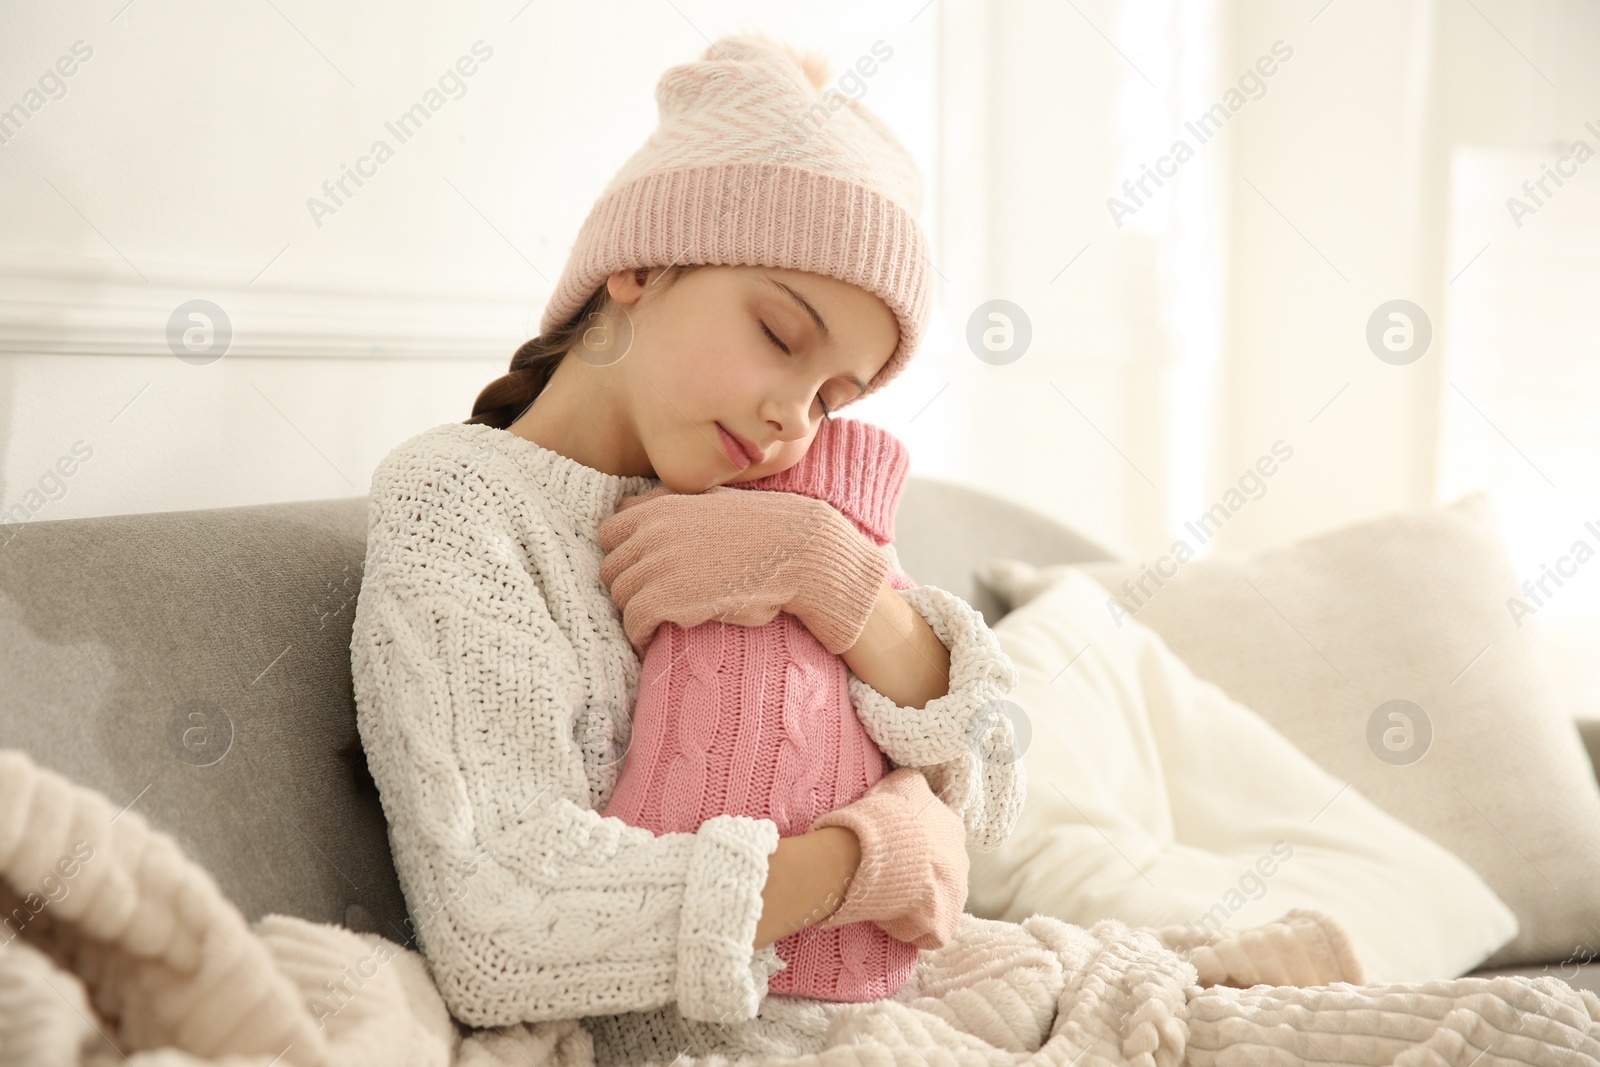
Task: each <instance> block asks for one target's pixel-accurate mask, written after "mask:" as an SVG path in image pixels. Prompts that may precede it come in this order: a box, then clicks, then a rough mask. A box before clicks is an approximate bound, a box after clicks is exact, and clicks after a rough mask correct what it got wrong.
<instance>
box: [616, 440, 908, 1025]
mask: <svg viewBox="0 0 1600 1067" xmlns="http://www.w3.org/2000/svg"><path fill="white" fill-rule="evenodd" d="M909 462H910V461H909V456H908V454H907V452H906V448H905V446H904V445H903V444H902V443H901V442H900V441H899V440H898V439H896V438H895V437H893V436H892V435H891V434H889V433H888V432H887V431H885V430H882V429H879V428H878V427H875V426H873V425H871V424H870V423H866V422H860V421H858V420H853V419H840V418H834V419H831V420H829V421H827V422H825V423H824V424H823V426H822V428H821V429H819V430H818V431H817V436H816V439H815V440H813V441H812V443H811V447H810V449H809V450H808V451H807V452H806V455H805V458H804V459H802V460H801V461H800V462H799V463H797V464H795V465H794V466H793V467H791V468H789V469H788V470H786V471H782V472H780V473H778V474H774V475H769V476H768V477H765V478H758V479H754V480H752V481H748V482H736V483H733V485H734V487H736V488H740V489H754V490H777V491H782V492H790V493H800V494H803V495H805V496H810V497H814V498H816V499H819V500H825V501H827V502H828V503H829V504H831V505H833V506H834V507H835V508H837V509H838V510H839V511H840V512H842V513H843V514H844V515H845V516H847V517H848V518H849V519H851V520H852V521H853V522H854V523H855V525H856V527H857V528H858V529H859V530H860V531H861V532H862V533H863V534H864V535H866V536H867V537H869V538H871V539H872V540H873V542H874V543H875V544H878V545H884V544H887V543H889V542H890V541H892V540H893V539H894V513H895V507H896V506H897V505H898V503H899V500H900V492H901V490H902V489H903V488H904V486H905V480H906V475H907V473H908V469H909ZM888 580H889V584H890V585H891V586H892V587H894V588H895V589H908V588H911V587H912V586H913V585H914V584H915V583H913V582H912V581H911V580H910V579H909V578H907V577H906V576H905V575H903V574H901V573H899V572H898V571H896V570H895V569H894V568H892V567H891V568H890V570H889V578H888ZM848 678H849V668H848V667H847V666H846V665H845V662H844V660H843V659H841V658H840V657H838V656H834V655H832V654H830V653H829V652H828V651H827V649H825V648H823V647H822V645H821V644H820V643H819V642H818V641H817V639H816V638H815V637H813V636H811V632H810V631H809V630H807V629H806V628H805V626H803V625H802V624H801V623H800V621H799V620H798V619H796V618H795V617H794V616H793V615H790V614H789V613H788V612H781V613H779V615H778V616H777V618H775V619H773V620H772V621H771V622H769V623H767V624H766V625H765V626H754V627H751V626H735V625H732V624H729V623H721V622H704V623H701V624H700V625H698V626H695V627H692V628H690V629H687V630H686V629H684V628H682V627H680V626H677V625H676V624H674V623H671V622H667V623H663V624H662V625H661V626H660V627H659V628H658V629H657V630H656V633H655V637H654V639H653V640H652V641H651V642H650V647H649V648H648V649H647V650H646V651H645V656H644V664H643V669H642V673H641V674H640V679H639V699H638V703H637V704H636V706H635V708H634V713H633V735H632V743H631V745H630V747H629V749H628V754H627V757H626V759H625V760H624V762H623V767H622V773H621V776H620V777H619V779H618V781H617V786H616V789H615V790H614V791H613V792H612V795H611V800H610V802H609V803H608V804H607V805H606V807H605V809H604V811H603V812H602V814H603V815H607V816H616V817H618V818H620V819H622V820H623V821H624V822H627V823H629V824H630V825H633V826H643V827H645V828H647V829H650V830H652V831H654V832H655V833H658V834H660V833H668V832H672V831H689V832H692V831H694V830H698V829H699V828H700V824H701V823H703V822H705V821H706V820H707V819H709V818H711V817H712V816H713V815H722V814H732V815H746V816H750V817H752V818H767V819H771V820H773V821H774V822H775V823H777V825H778V836H780V837H789V836H792V835H794V834H803V833H805V832H806V831H807V830H809V829H810V828H811V824H812V822H813V821H815V820H816V819H817V818H819V817H820V816H822V815H823V814H824V813H825V812H829V811H833V810H835V809H837V808H842V807H844V806H845V805H847V804H849V803H851V802H852V801H854V800H856V799H857V798H859V797H860V796H861V794H863V793H865V792H866V791H867V789H868V788H869V787H870V786H871V785H872V784H873V783H874V782H876V781H877V780H878V779H879V778H882V777H883V776H884V775H885V774H887V773H888V771H889V765H888V760H887V759H886V758H885V756H884V754H883V752H882V751H881V750H880V749H879V748H878V746H877V745H876V744H874V743H873V741H872V738H871V737H869V736H868V735H867V732H866V730H865V728H863V727H862V725H861V720H860V719H859V718H857V717H856V713H855V707H854V705H853V704H852V703H851V701H850V691H849V685H848ZM774 948H775V949H776V951H777V954H778V958H779V959H781V960H783V961H784V963H785V964H787V966H786V967H785V968H784V969H783V970H781V971H779V972H778V973H777V974H775V975H773V976H772V977H771V978H770V979H769V981H768V986H767V988H768V991H769V992H773V993H785V994H789V995H792V996H805V997H815V998H818V999H821V1000H834V1001H868V1000H878V999H880V998H882V997H887V996H889V995H891V994H893V993H894V992H895V991H897V990H898V989H900V988H901V987H902V986H904V985H905V984H906V982H907V981H909V980H910V978H911V972H912V970H913V969H914V968H915V966H916V962H917V949H916V947H915V946H913V945H911V944H908V943H907V942H904V941H897V940H895V939H894V938H892V937H890V936H889V935H888V934H886V933H884V932H883V930H881V929H879V927H878V926H877V925H876V924H874V923H871V922H855V923H848V924H846V925H844V926H840V927H836V928H833V929H828V930H819V929H817V928H816V927H815V926H812V927H807V928H805V929H803V930H799V931H797V932H795V933H793V934H790V935H788V936H787V937H783V938H780V939H779V940H778V941H777V942H776V943H775V945H774Z"/></svg>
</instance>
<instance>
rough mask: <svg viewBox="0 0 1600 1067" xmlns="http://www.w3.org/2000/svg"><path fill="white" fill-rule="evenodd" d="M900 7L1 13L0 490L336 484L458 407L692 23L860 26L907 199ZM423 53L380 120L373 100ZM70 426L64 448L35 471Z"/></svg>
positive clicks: (268, 489) (927, 88)
mask: <svg viewBox="0 0 1600 1067" xmlns="http://www.w3.org/2000/svg"><path fill="white" fill-rule="evenodd" d="M922 7H923V4H922V3H921V0H918V2H917V3H898V4H884V5H879V6H877V7H874V8H872V9H870V10H859V9H858V7H857V6H856V5H850V4H846V3H841V2H834V3H824V4H817V5H809V6H808V7H807V8H806V9H805V10H804V11H800V10H796V9H793V8H791V7H788V6H782V5H777V4H767V5H757V6H754V7H752V6H750V5H744V4H734V3H731V2H723V3H682V4H677V5H674V4H632V3H619V2H613V3H603V4H592V5H582V6H578V7H574V6H572V5H567V4H556V3H552V2H549V0H533V2H532V3H529V4H527V5H526V6H524V5H523V4H522V3H521V2H520V0H517V2H511V3H474V4H467V5H439V4H430V3H415V2H413V3H399V4H393V3H390V4H377V3H364V4H340V5H323V4H313V3H304V2H296V0H287V2H280V3H278V4H276V6H274V5H272V4H265V5H255V6H248V5H247V6H245V7H239V6H237V5H226V6H219V5H215V4H208V3H203V2H199V0H177V2H174V3H166V4H161V5H146V4H135V5H131V6H125V5H124V0H110V2H106V3H99V4H92V5H70V6H67V7H46V6H44V5H34V6H30V7H26V8H21V7H15V6H12V7H7V8H5V9H3V10H0V55H3V57H4V69H5V70H6V71H8V72H9V73H10V75H11V76H10V77H8V78H7V79H6V80H5V83H4V86H0V108H9V107H11V106H12V105H13V104H18V105H21V110H20V111H19V112H18V113H17V114H18V115H19V116H23V117H22V118H21V119H20V120H17V119H14V120H13V124H12V125H10V126H7V127H5V129H4V133H5V134H6V139H5V140H4V143H0V204H3V205H4V207H3V209H0V212H3V214H0V218H3V220H4V221H3V225H0V512H10V514H8V516H7V517H8V518H22V517H24V516H26V517H28V518H38V519H45V518H71V517H76V516H83V515H93V514H106V513H116V512H129V511H161V510H174V509H183V508H197V507H217V506H226V505H234V504H245V503H258V502H266V501H278V500H294V499H307V498H318V497H337V496H351V495H357V494H360V493H365V492H366V490H367V486H368V484H369V481H370V472H371V470H372V468H373V467H374V466H375V465H376V463H377V462H378V460H379V459H381V458H382V456H383V455H384V454H385V453H386V452H387V451H388V450H389V449H390V448H392V447H393V446H394V445H395V444H397V443H399V442H400V441H401V440H403V439H404V438H406V437H408V436H410V435H411V434H413V433H416V432H418V431H420V430H422V429H425V428H427V427H429V426H432V425H435V424H437V423H441V422H446V421H459V420H461V419H464V418H466V417H467V415H468V414H469V413H470V410H471V404H472V401H473V398H474V397H475V396H476V394H477V392H478V390H479V389H481V388H482V387H483V385H485V384H487V383H488V382H489V381H490V380H491V379H493V378H494V377H496V376H498V375H499V374H501V373H503V372H504V370H505V366H506V364H507V363H508V361H509V359H510V357H511V353H512V352H513V351H514V350H515V348H516V347H517V345H518V344H520V343H521V342H522V341H523V340H525V339H526V338H527V337H529V336H531V335H532V334H534V333H536V332H537V320H538V316H539V314H540V312H541V311H542V309H543V307H544V303H545V300H546V298H547V296H548V294H549V292H550V290H551V289H552V288H553V284H554V282H555V280H556V278H557V277H558V276H559V274H560V271H561V268H562V266H563V264H564V261H565V258H566V253H567V249H568V248H569V246H570V244H571V242H572V239H573V237H574V236H575V235H576V233H577V230H578V227H579V225H580V224H581V223H582V221H583V218H584V216H585V215H586V214H587V212H588V210H589V208H590V207H591V205H592V204H593V203H594V201H595V199H596V197H597V196H598V195H599V192H600V190H601V188H602V187H603V186H604V185H605V183H606V182H607V181H608V180H609V179H610V177H611V176H612V174H613V173H614V172H615V171H616V169H617V167H618V166H619V165H620V164H621V163H622V162H623V160H625V159H626V158H627V157H628V156H629V155H631V154H632V152H633V151H634V150H635V149H636V148H637V147H638V145H639V144H640V143H642V141H643V140H644V138H645V137H647V136H648V135H649V133H650V131H651V130H652V129H653V128H654V126H655V122H656V105H655V98H654V90H655V83H656V80H657V78H658V77H659V76H660V74H661V72H662V71H663V70H664V69H666V68H667V67H668V66H671V65H672V64H675V63H680V62H685V61H688V60H691V59H694V58H697V57H698V56H699V55H700V53H701V52H702V51H703V50H704V49H705V47H706V45H707V43H708V38H709V39H715V38H717V37H719V36H721V35H723V34H726V33H731V32H738V31H741V30H750V29H761V30H764V31H765V32H768V33H770V34H772V35H774V36H777V37H780V38H787V39H790V40H793V41H794V42H796V43H797V44H800V45H802V46H805V47H808V48H811V49H812V50H815V51H819V52H821V53H822V54H823V55H825V56H827V57H828V58H829V59H830V60H831V61H832V65H833V69H834V70H835V71H836V72H838V71H841V70H843V69H844V68H845V67H846V66H847V65H849V64H852V63H854V61H855V60H856V58H857V57H859V56H860V55H862V54H865V53H867V52H868V51H869V49H870V48H871V47H872V45H873V42H874V41H876V40H879V39H882V40H884V41H885V42H886V43H887V44H888V45H889V46H890V47H892V48H893V49H894V56H893V57H892V59H891V60H890V61H888V62H885V63H884V64H882V65H881V67H880V68H879V69H878V71H877V72H876V73H875V75H874V76H873V77H872V78H871V79H870V80H869V81H868V82H867V89H866V92H865V95H864V97H863V98H864V99H865V101H866V102H867V104H868V105H869V106H871V107H873V108H874V109H876V110H877V111H878V112H879V113H880V114H881V115H882V116H883V117H884V118H885V119H886V121H888V122H889V123H890V124H891V125H892V126H893V127H894V128H895V129H896V131H897V132H898V133H900V135H901V136H902V139H903V140H904V141H905V142H906V143H907V144H908V146H909V147H911V148H912V150H913V151H914V152H915V153H917V154H918V156H919V158H920V159H921V160H922V161H923V165H924V170H925V173H927V174H929V175H930V181H929V185H930V189H929V196H930V199H931V198H932V197H933V196H934V195H936V190H935V189H934V188H933V182H932V180H931V179H932V176H933V175H935V174H936V172H937V167H936V166H935V165H934V162H933V153H934V152H935V151H936V147H937V136H936V115H935V112H934V103H935V102H936V99H937V94H936V91H935V90H936V85H935V78H934V61H935V58H936V53H937V44H938V32H937V30H938V19H939V17H940V16H939V12H938V10H937V9H930V10H928V11H923V10H921V9H922ZM280 12H281V14H280ZM78 42H82V43H81V44H79V43H78ZM479 42H481V44H480V43H479ZM475 45H476V46H477V53H476V54H475V53H474V46H475ZM75 46H76V48H77V54H76V55H75V54H74V47H75ZM80 57H81V58H80ZM463 57H465V59H464V58H463ZM484 57H487V58H484ZM58 61H61V62H62V66H61V67H60V68H59V69H60V70H68V69H70V70H72V73H71V75H70V76H67V77H60V78H59V81H58V80H57V78H58V74H57V70H58V68H57V67H56V64H57V63H58ZM458 61H461V62H462V66H461V68H459V70H458V71H457V73H455V74H454V75H453V76H452V74H451V72H452V70H453V69H455V68H456V64H457V63H458ZM460 70H472V71H473V73H472V74H471V75H470V76H462V75H461V74H460V73H459V71H460ZM442 76H443V77H445V78H446V83H445V84H444V86H443V91H442V92H441V93H440V95H439V96H438V97H437V98H435V100H434V101H433V103H434V104H435V105H436V106H437V110H436V111H432V112H429V117H428V119H427V121H426V123H424V124H423V125H422V127H421V128H420V129H419V130H417V131H416V132H415V133H414V135H413V136H411V137H410V138H408V139H406V140H405V141H404V142H402V141H401V140H400V139H399V138H398V137H396V136H395V134H394V133H393V132H391V131H389V130H388V129H387V127H386V123H389V122H393V121H395V120H396V119H398V117H399V116H400V115H401V114H402V113H403V112H405V111H406V110H407V109H408V108H410V107H411V106H412V105H413V104H416V103H419V102H420V103H424V104H425V105H426V104H427V102H428V97H427V94H428V92H429V91H430V89H438V88H440V79H441V77H442ZM452 77H453V78H455V79H458V81H453V80H451V79H452ZM41 78H42V79H44V80H45V84H44V86H43V87H42V91H40V92H38V94H37V95H36V96H32V97H30V96H28V95H27V94H28V93H29V91H30V90H35V89H39V88H40V84H39V83H40V79H41ZM29 104H33V105H35V106H36V108H37V109H36V110H32V111H29V108H28V105H29ZM380 138H381V139H383V140H385V141H387V142H388V144H389V146H390V148H391V149H392V156H391V157H390V158H388V159H387V160H386V161H384V162H382V163H378V162H376V160H374V161H373V162H372V163H370V164H368V165H367V167H366V169H367V171H368V172H369V174H370V177H368V178H367V179H366V180H365V181H364V183H363V184H362V185H360V186H359V187H358V186H356V185H355V184H354V183H351V182H348V181H347V183H346V188H347V189H348V190H350V192H351V194H352V195H349V196H348V197H341V199H342V200H343V203H342V204H340V205H338V206H337V210H336V211H335V212H334V213H333V214H331V215H323V216H322V217H320V219H319V218H318V217H316V216H315V215H314V213H313V212H312V211H311V210H310V209H309V208H308V204H307V201H308V199H309V198H312V197H321V198H323V199H324V200H325V201H326V200H328V198H327V197H326V196H325V194H324V193H323V189H322V187H323V183H324V182H325V181H333V180H337V179H338V178H339V177H340V174H341V172H342V170H343V169H344V168H345V167H346V166H355V165H356V164H357V163H358V161H359V160H360V158H361V157H362V156H363V155H367V154H368V153H369V151H370V150H371V148H372V145H373V143H374V141H375V140H377V139H380ZM195 299H204V300H209V301H211V302H213V303H215V304H216V305H218V306H219V307H221V308H222V309H223V311H224V312H225V313H226V315H227V317H228V319H229V320H230V321H231V324H232V328H233V341H232V346H231V347H230V348H229V349H228V351H227V354H226V355H225V356H223V357H222V358H221V359H219V360H216V361H214V362H210V363H207V364H203V365H202V364H194V363H190V362H185V361H183V360H181V359H179V358H177V357H175V356H174V355H173V353H172V351H171V350H170V348H169V344H168V339H167V332H168V319H169V317H170V316H171V315H172V313H173V311H174V309H176V308H178V307H180V306H181V305H183V304H185V303H186V302H188V301H190V300H195ZM923 399H924V401H925V400H926V397H924V398H923ZM923 425H931V420H929V421H928V422H926V423H923ZM943 436H948V434H945V435H943ZM76 442H82V444H80V445H79V451H80V454H81V453H82V452H88V453H90V456H91V458H89V459H88V460H87V461H86V462H83V463H82V464H81V466H79V465H78V464H77V463H76V462H69V463H67V464H66V466H70V467H72V468H73V473H72V474H71V475H70V476H67V477H60V476H58V475H54V474H52V473H51V472H52V471H53V470H56V469H57V468H56V464H57V461H58V460H60V458H61V457H62V456H63V455H66V456H71V455H72V454H73V453H72V449H73V446H74V444H75V443H76ZM912 444H913V447H917V442H915V441H912ZM927 450H928V451H931V448H930V449H927ZM919 451H923V449H919ZM66 466H63V467H62V468H60V469H62V470H64V469H66ZM18 506H21V508H22V511H21V512H18V511H16V509H17V508H18Z"/></svg>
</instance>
